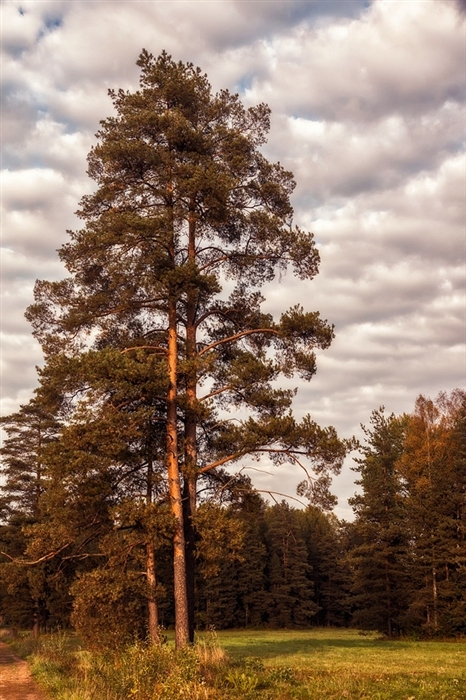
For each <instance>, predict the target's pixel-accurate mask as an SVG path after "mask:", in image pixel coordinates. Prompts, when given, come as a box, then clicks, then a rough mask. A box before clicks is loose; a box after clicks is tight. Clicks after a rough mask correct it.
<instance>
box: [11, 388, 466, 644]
mask: <svg viewBox="0 0 466 700" xmlns="http://www.w3.org/2000/svg"><path fill="white" fill-rule="evenodd" d="M4 425H5V429H6V430H7V432H8V437H7V439H6V441H5V444H4V447H3V450H2V456H3V470H4V474H5V475H6V477H7V480H6V483H5V485H4V487H3V494H4V495H3V499H2V519H3V524H2V527H1V529H0V540H1V545H2V550H3V551H4V552H5V553H6V554H7V556H6V557H4V559H3V563H2V565H1V573H0V576H1V579H2V588H1V594H0V609H1V612H2V614H3V615H4V617H5V619H6V621H7V622H8V623H9V624H16V625H20V626H32V625H35V626H39V625H40V626H42V627H46V626H53V625H57V624H60V625H68V624H70V622H71V623H72V624H73V625H74V626H75V627H77V628H78V630H79V631H80V633H81V634H82V635H83V637H84V638H85V639H86V640H87V641H88V643H90V644H95V645H102V644H115V643H117V642H118V643H121V642H122V641H124V640H128V639H131V637H133V636H134V635H135V634H138V635H140V636H146V635H147V633H148V625H149V624H150V619H151V618H150V615H149V618H148V615H147V606H148V603H150V601H152V602H153V603H154V604H155V605H156V607H157V614H158V619H159V621H160V623H161V624H162V625H165V626H172V625H174V622H175V609H174V606H173V589H174V580H173V569H172V565H171V564H172V553H171V552H172V544H171V533H172V520H171V517H172V516H171V513H170V508H169V504H168V498H167V491H166V487H163V486H161V485H160V483H158V481H157V478H158V476H157V472H156V470H154V469H153V470H152V473H151V474H150V477H149V476H148V470H147V466H146V467H145V468H144V469H142V470H141V469H139V462H138V459H140V458H139V457H138V458H137V459H136V458H135V461H131V460H130V459H129V457H128V456H127V455H126V457H125V458H126V459H127V460H128V467H127V471H126V473H122V470H121V469H118V470H116V471H114V469H113V465H114V464H115V455H116V454H117V453H118V451H119V450H127V449H128V444H129V433H127V432H126V431H125V430H124V426H123V425H121V426H120V431H121V433H120V435H119V436H118V437H115V436H113V435H112V434H111V433H110V429H109V425H108V424H105V423H104V422H103V423H99V426H92V429H91V428H89V426H86V430H89V432H88V433H87V437H86V442H85V445H83V441H82V435H79V433H80V432H81V431H82V430H83V425H82V424H80V425H74V426H66V430H65V435H66V450H67V459H69V460H70V462H69V463H68V462H66V463H65V466H66V464H70V463H71V464H73V465H74V466H73V469H72V470H69V469H68V468H65V469H64V471H63V464H64V462H63V455H62V454H61V451H62V450H63V449H64V447H63V444H62V443H61V441H60V440H59V439H58V437H57V433H56V430H57V425H56V422H55V421H54V419H53V418H52V417H51V416H48V415H46V414H45V413H44V412H43V410H39V408H38V406H37V405H34V403H32V404H31V405H28V406H27V407H25V408H22V409H21V410H20V411H19V413H17V414H14V415H13V416H10V417H9V418H8V419H4ZM465 428H466V394H465V393H464V392H462V391H459V390H456V391H454V392H452V393H451V394H449V395H447V394H441V395H439V397H438V398H437V399H436V400H435V401H432V400H430V399H426V398H425V397H423V396H420V397H419V398H418V400H417V402H416V405H415V409H414V412H413V413H412V414H410V415H402V416H394V415H389V416H387V415H386V414H385V412H384V410H383V409H379V410H376V411H374V412H373V414H372V416H371V421H370V426H369V427H368V428H365V433H366V440H365V442H364V444H362V445H361V446H360V448H359V453H360V456H359V457H357V458H356V466H355V470H356V472H357V473H358V475H359V479H358V482H357V483H359V485H360V487H361V488H360V492H359V493H358V494H357V495H356V496H354V498H353V499H352V504H353V508H354V511H355V519H354V521H353V522H345V521H339V520H338V519H337V518H336V517H335V516H334V515H333V514H332V513H330V512H324V511H323V510H322V508H320V507H317V506H313V505H309V506H307V507H306V508H297V507H293V506H290V505H289V504H288V503H286V502H284V501H282V502H280V503H278V502H277V503H267V502H266V501H265V500H264V499H263V498H262V497H261V495H260V494H259V493H258V492H257V491H256V490H255V489H254V487H253V486H252V484H251V482H250V480H249V479H248V478H247V477H245V476H243V475H241V474H239V475H236V476H232V475H231V474H229V473H227V472H225V471H222V470H218V471H217V472H216V473H215V476H212V475H210V477H209V479H208V480H205V482H204V488H203V492H202V493H201V494H200V496H199V503H198V507H197V509H196V516H195V517H196V523H195V525H196V537H197V542H196V560H197V566H196V575H195V596H194V617H195V626H196V628H200V629H204V628H210V627H215V628H218V629H220V628H231V627H248V626H252V627H258V626H271V627H308V626H313V625H332V626H339V625H344V626H348V625H351V626H357V627H361V628H363V629H374V630H379V631H380V632H382V633H385V634H387V635H388V636H396V635H399V634H418V635H421V636H433V635H443V636H455V635H463V634H465V632H466V627H465V620H466V546H465V534H466V512H465V510H466V508H465V506H466V465H465V455H466V430H465ZM75 432H77V433H78V437H76V436H75V434H74V433H75ZM54 434H55V436H56V437H55V439H54ZM136 437H137V435H136ZM106 439H107V440H108V442H105V440H106ZM74 440H77V441H78V443H77V444H78V445H79V450H80V455H79V460H80V461H79V463H78V465H77V464H76V460H77V459H78V457H77V456H76V455H74V450H75V449H77V448H76V446H75V443H74V442H73V441H74ZM119 440H121V442H119ZM94 441H95V442H94ZM84 448H85V449H84ZM104 448H105V449H104ZM57 454H58V455H59V463H60V464H61V465H62V469H61V470H60V472H59V477H57V476H56V475H55V474H53V477H52V478H51V477H50V476H48V475H47V471H46V470H45V471H44V470H43V465H44V464H48V463H49V460H50V461H51V463H52V464H54V462H53V460H55V459H58V457H57ZM93 455H94V457H95V460H96V461H95V463H94V462H93V461H92V456H93ZM75 470H76V471H75ZM130 472H131V473H130ZM159 476H160V475H159ZM56 478H58V481H59V484H57V483H55V479H56ZM149 478H150V481H151V482H152V487H151V491H152V496H151V498H150V499H148V498H142V497H141V496H140V495H139V496H137V495H136V496H135V494H141V493H142V491H143V490H144V489H146V488H147V483H148V479H149ZM125 481H126V482H127V483H126V485H125V486H121V484H122V483H123V482H125ZM65 482H67V483H68V486H69V485H71V484H73V490H74V496H73V495H71V489H70V488H67V487H66V485H65ZM162 484H163V481H162ZM141 487H142V488H141ZM64 488H65V490H66V497H65V494H64V493H63V489H64ZM120 489H121V491H120ZM139 489H141V490H139ZM50 521H51V523H52V527H50ZM58 528H61V530H62V532H58V533H57V532H56V530H57V529H58ZM63 531H64V532H65V534H63ZM44 538H46V541H47V547H46V549H47V550H48V552H49V554H48V555H47V556H46V557H44V558H43V559H42V560H41V556H40V555H41V553H42V551H43V549H44ZM63 539H65V540H66V539H68V544H67V545H66V546H65V547H63V545H62V544H61V543H62V542H63ZM148 543H150V547H151V551H153V553H154V557H153V575H154V580H153V586H152V588H151V586H150V583H151V579H150V577H148V576H147V547H148ZM62 547H63V548H62ZM59 550H61V551H59ZM34 557H35V559H34ZM31 561H35V562H36V563H35V564H31V563H30V562H31ZM26 562H29V563H26Z"/></svg>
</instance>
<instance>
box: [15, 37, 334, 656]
mask: <svg viewBox="0 0 466 700" xmlns="http://www.w3.org/2000/svg"><path fill="white" fill-rule="evenodd" d="M138 65H139V66H140V68H141V79H140V89H139V90H138V91H136V92H134V93H130V92H124V91H123V90H119V91H118V92H114V91H111V92H110V94H111V97H112V100H113V104H114V107H115V110H116V116H114V117H111V118H108V119H106V120H104V121H103V122H101V129H100V131H99V132H98V134H97V136H98V144H97V145H96V146H95V147H94V148H93V149H92V150H91V152H90V154H89V159H88V160H89V175H90V177H91V178H93V179H94V180H95V182H96V184H97V188H96V191H95V192H94V193H93V194H91V195H87V196H85V197H84V198H83V199H82V202H81V207H80V210H79V216H80V217H81V218H82V219H83V221H84V228H82V229H81V230H79V231H77V232H73V233H71V234H70V235H71V241H70V242H69V243H67V244H65V245H64V246H63V247H62V248H61V251H60V258H61V259H62V261H63V262H64V263H65V265H66V267H67V269H68V270H69V272H70V274H71V277H70V278H68V279H67V280H64V281H62V282H52V283H50V282H38V283H37V285H36V291H35V295H36V303H35V304H34V305H33V306H32V307H31V308H30V309H29V311H28V317H29V319H30V320H31V321H32V323H33V326H34V332H35V335H36V336H37V337H38V338H39V340H40V341H41V343H42V346H43V349H44V352H45V354H46V357H47V358H48V359H49V361H50V360H51V358H53V357H55V356H56V355H57V354H62V353H66V354H68V355H69V356H73V355H75V354H76V353H79V352H83V350H84V349H86V348H89V347H90V346H93V347H94V348H95V349H102V348H109V347H110V348H115V349H118V350H119V351H121V352H122V353H140V352H141V351H144V352H145V353H146V355H147V357H148V358H155V359H156V360H158V361H159V364H161V365H162V366H163V368H164V373H165V383H164V403H165V405H164V424H165V467H166V475H167V483H168V489H169V497H170V504H171V510H172V516H173V519H174V522H175V530H174V537H173V563H174V596H175V607H176V642H177V645H178V646H183V645H184V644H186V642H187V641H188V639H189V638H192V633H193V597H192V592H193V582H194V577H193V565H194V546H195V532H194V522H195V510H196V491H197V480H198V479H199V477H200V476H201V475H202V474H205V473H206V472H208V471H210V470H212V469H215V468H217V467H219V466H221V465H224V464H227V463H229V462H233V461H237V460H239V459H241V458H242V457H243V456H245V455H248V454H256V455H258V454H261V453H262V452H263V451H266V450H268V451H269V452H270V453H271V454H273V455H274V458H275V459H276V460H277V461H280V460H285V459H290V458H291V454H292V453H296V452H298V453H299V454H300V455H301V456H306V457H308V458H309V459H310V460H311V463H312V466H313V467H315V469H316V470H317V472H318V473H320V474H321V475H323V474H325V473H327V472H328V471H329V470H338V469H339V467H340V465H341V461H342V458H343V455H344V453H345V446H344V445H342V443H340V442H339V441H338V439H337V438H336V435H335V431H334V430H333V429H326V430H322V429H320V428H319V427H318V426H317V425H316V424H315V423H314V422H313V421H311V420H310V419H309V418H307V419H305V420H304V421H303V422H302V423H301V424H297V423H296V422H295V421H294V419H293V418H292V416H291V415H290V413H289V409H290V406H291V400H292V396H293V392H292V391H286V390H280V389H277V388H275V387H274V386H273V383H274V381H275V380H276V379H277V378H278V376H279V375H280V373H284V374H286V375H288V376H291V375H292V374H293V373H294V372H297V373H299V374H300V375H301V376H302V377H303V378H305V379H310V378H311V377H312V375H313V374H314V372H315V357H314V349H315V348H326V347H328V345H329V344H330V342H331V340H332V337H333V329H332V327H331V326H329V325H328V324H327V323H326V322H325V321H322V320H321V319H320V317H319V314H318V313H315V312H305V311H304V310H303V309H301V308H300V307H295V308H293V309H290V310H289V311H288V312H285V313H284V314H283V315H282V317H281V319H280V321H279V322H274V321H273V319H272V318H271V317H270V315H268V314H264V313H262V312H261V309H260V305H261V302H262V301H263V299H262V297H261V295H260V293H259V289H260V287H261V285H262V284H263V283H264V282H268V281H271V280H272V279H273V278H274V276H275V275H276V273H277V272H282V271H285V270H286V269H287V268H288V267H289V266H291V267H292V268H293V269H294V272H295V274H297V275H298V276H299V277H300V278H301V279H312V277H313V276H314V275H315V274H316V273H317V271H318V263H319V256H318V253H317V251H316V249H315V246H314V241H313V237H312V235H311V234H309V233H306V232H304V231H302V230H300V229H299V228H296V227H293V226H292V207H291V205H290V200H289V198H290V194H291V192H292V190H293V187H294V182H293V178H292V175H291V173H289V172H287V171H286V170H284V169H283V168H282V167H281V166H280V164H271V163H269V162H268V161H267V160H266V159H265V158H264V157H263V156H262V155H261V153H260V151H259V147H260V146H261V145H262V144H263V143H264V142H265V140H266V134H267V131H268V129H269V109H268V107H266V106H265V105H259V106H257V107H255V108H249V109H245V108H244V107H243V105H242V104H241V102H240V100H239V98H238V96H237V95H231V94H230V93H229V92H228V91H221V92H220V93H218V94H217V95H213V94H212V92H211V88H210V85H209V83H208V80H207V78H206V76H205V75H203V74H202V73H201V71H200V70H199V69H196V68H195V67H194V66H193V65H192V64H189V63H188V64H183V63H175V62H174V61H173V60H172V59H171V57H170V56H168V55H167V54H166V53H162V54H161V55H160V56H159V57H158V58H154V57H153V56H151V55H150V54H149V53H147V52H146V51H143V52H142V54H141V56H140V58H139V61H138ZM225 279H229V280H230V281H231V284H232V285H233V290H232V291H231V294H230V296H229V297H227V296H226V295H225V294H222V283H223V281H224V280H225ZM152 369H153V365H152V364H151V361H149V360H148V365H147V371H148V373H149V372H151V371H152ZM203 387H204V388H203ZM240 407H246V408H248V409H249V410H250V416H249V418H245V419H244V420H241V421H240V422H239V423H238V424H236V425H232V423H231V422H230V421H228V419H222V420H219V417H218V416H217V415H216V410H217V409H221V410H222V411H225V410H226V411H230V412H236V411H237V409H238V408H240ZM223 415H225V414H223Z"/></svg>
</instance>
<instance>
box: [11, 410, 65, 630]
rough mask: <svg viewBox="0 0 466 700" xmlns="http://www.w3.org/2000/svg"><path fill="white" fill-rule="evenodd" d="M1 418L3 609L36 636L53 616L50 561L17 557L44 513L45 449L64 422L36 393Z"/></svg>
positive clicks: (45, 485) (45, 484) (13, 619)
mask: <svg viewBox="0 0 466 700" xmlns="http://www.w3.org/2000/svg"><path fill="white" fill-rule="evenodd" d="M0 422H1V425H2V427H3V429H4V431H5V433H6V438H5V440H4V442H3V445H2V447H1V449H0V456H1V472H0V473H1V475H2V477H3V480H4V483H3V484H2V496H1V498H0V521H1V522H2V523H3V527H2V534H1V545H2V546H1V547H0V549H1V550H2V554H3V563H2V565H1V573H0V576H1V581H2V584H3V587H4V602H3V611H4V614H6V616H7V618H8V616H9V617H10V619H11V620H12V622H13V623H18V622H21V623H22V624H24V625H26V626H29V625H31V626H32V628H33V631H34V634H35V635H36V636H37V635H38V634H39V629H40V627H45V624H46V621H47V618H48V616H49V610H48V601H47V598H48V595H47V572H46V569H47V565H46V563H45V562H44V563H43V562H39V566H38V567H37V569H36V570H35V571H34V570H32V569H31V568H24V567H22V566H21V565H20V564H18V563H17V562H18V559H19V560H20V559H21V558H22V555H23V553H24V550H25V548H26V543H27V530H28V528H30V527H31V526H33V525H34V523H37V522H39V521H40V520H41V518H42V515H43V508H42V497H43V494H44V492H45V490H46V488H47V475H46V470H45V467H44V455H45V452H46V450H47V446H48V445H50V444H51V443H52V442H54V441H55V440H56V439H57V434H58V430H59V427H60V426H59V422H58V420H57V419H56V417H55V416H54V415H53V414H52V413H50V411H48V410H47V408H46V407H45V406H44V405H43V404H41V402H40V401H39V400H38V399H37V397H35V398H34V399H31V400H30V401H29V403H28V404H26V405H23V406H21V407H20V409H19V411H17V412H16V413H13V414H11V415H9V416H4V417H3V418H1V419H0ZM18 604H19V605H18ZM5 608H7V609H5ZM15 611H16V612H15Z"/></svg>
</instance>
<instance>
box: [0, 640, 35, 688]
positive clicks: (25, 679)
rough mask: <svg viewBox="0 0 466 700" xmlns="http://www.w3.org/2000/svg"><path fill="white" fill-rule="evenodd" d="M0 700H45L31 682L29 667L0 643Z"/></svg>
mask: <svg viewBox="0 0 466 700" xmlns="http://www.w3.org/2000/svg"><path fill="white" fill-rule="evenodd" d="M0 700H45V696H44V695H43V694H42V693H41V692H40V691H39V689H38V688H37V686H36V684H35V683H34V681H33V680H32V676H31V672H30V671H29V666H28V665H27V663H26V662H25V661H22V660H21V659H19V658H18V657H17V656H15V655H14V654H13V652H12V651H11V649H10V648H9V646H8V645H7V644H4V643H3V642H0Z"/></svg>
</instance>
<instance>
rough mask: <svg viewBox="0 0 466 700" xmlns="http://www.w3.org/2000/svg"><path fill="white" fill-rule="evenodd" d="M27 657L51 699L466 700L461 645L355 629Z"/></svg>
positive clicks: (55, 639) (64, 648)
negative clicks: (179, 648) (177, 647)
mask: <svg viewBox="0 0 466 700" xmlns="http://www.w3.org/2000/svg"><path fill="white" fill-rule="evenodd" d="M169 638H170V639H171V635H169ZM224 652H226V656H225V653H224ZM31 659H32V662H33V669H34V672H35V675H36V677H37V678H38V680H39V682H40V683H41V684H42V686H43V688H44V689H46V691H47V692H48V693H49V695H50V697H51V698H53V700H94V699H95V698H99V700H100V699H101V700H130V699H131V698H134V700H172V699H175V698H177V699H181V698H183V699H188V698H189V700H346V699H347V700H464V699H465V698H466V642H465V641H462V642H460V641H457V642H454V641H452V642H441V641H429V642H420V641H407V640H406V641H387V640H382V639H379V638H377V637H376V636H375V635H362V634H360V633H358V632H357V631H355V630H334V629H312V630H299V631H297V630H286V631H271V630H261V631H249V630H248V631H221V632H218V633H216V634H214V635H212V634H199V636H198V643H197V645H196V646H195V648H194V649H189V650H188V651H187V652H185V653H181V654H180V653H176V652H175V651H174V649H173V645H172V643H171V641H169V643H168V644H166V645H164V647H162V649H161V650H159V649H153V648H152V649H151V648H149V647H146V646H145V645H142V644H136V645H134V646H132V647H130V648H128V649H127V650H125V651H124V652H118V653H115V654H109V653H107V654H95V653H90V652H88V651H85V650H79V648H78V646H77V640H76V638H73V637H71V638H70V637H67V636H66V635H64V634H63V633H62V634H59V635H55V636H51V637H47V638H45V639H44V641H43V643H42V646H41V648H40V649H39V651H36V652H35V654H34V655H33V656H32V657H31Z"/></svg>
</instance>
